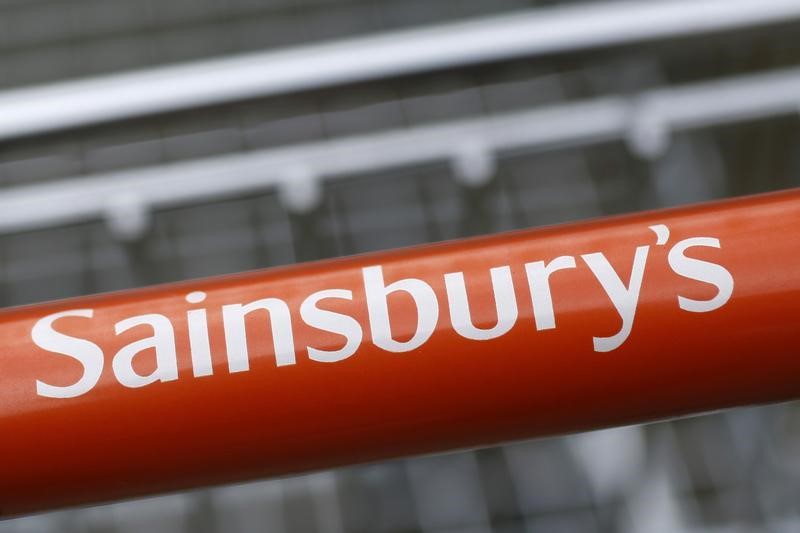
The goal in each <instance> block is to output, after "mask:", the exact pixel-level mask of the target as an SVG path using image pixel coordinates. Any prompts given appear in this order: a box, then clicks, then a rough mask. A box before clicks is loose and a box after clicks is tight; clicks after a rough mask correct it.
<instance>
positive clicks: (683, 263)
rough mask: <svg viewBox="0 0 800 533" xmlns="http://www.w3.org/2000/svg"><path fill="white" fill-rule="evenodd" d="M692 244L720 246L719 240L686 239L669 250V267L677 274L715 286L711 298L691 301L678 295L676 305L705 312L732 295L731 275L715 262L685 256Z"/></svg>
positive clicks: (684, 308)
mask: <svg viewBox="0 0 800 533" xmlns="http://www.w3.org/2000/svg"><path fill="white" fill-rule="evenodd" d="M693 246H707V247H710V248H719V247H720V244H719V239H714V238H712V237H695V238H692V239H685V240H682V241H680V242H679V243H677V244H676V245H675V246H673V247H672V249H671V250H670V251H669V256H668V258H667V259H668V261H669V266H670V267H672V270H674V271H675V273H676V274H678V275H679V276H683V277H685V278H689V279H693V280H697V281H702V282H703V283H708V284H710V285H714V286H715V287H716V288H717V295H716V296H714V297H713V298H711V299H710V300H693V299H691V298H685V297H683V296H678V305H679V306H680V308H681V309H683V310H684V311H691V312H692V313H707V312H709V311H714V310H715V309H719V308H720V307H722V306H723V305H725V304H726V303H727V301H728V300H730V298H731V294H733V276H731V273H730V272H728V270H727V269H725V268H724V267H722V266H721V265H718V264H716V263H709V262H708V261H702V260H700V259H693V258H691V257H686V255H685V252H686V250H687V249H688V248H692V247H693Z"/></svg>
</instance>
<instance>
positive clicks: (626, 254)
mask: <svg viewBox="0 0 800 533" xmlns="http://www.w3.org/2000/svg"><path fill="white" fill-rule="evenodd" d="M799 224H800V190H795V191H788V192H783V193H777V194H771V195H764V196H757V197H750V198H744V199H738V200H729V201H725V202H719V203H713V204H706V205H698V206H693V207H684V208H680V209H673V210H664V211H656V212H650V213H643V214H636V215H629V216H624V217H616V218H606V219H600V220H596V221H590V222H584V223H576V224H571V225H566V226H560V227H550V228H545V229H539V230H528V231H522V232H515V233H509V234H501V235H495V236H489V237H482V238H478V239H470V240H463V241H454V242H450V243H444V244H438V245H432V246H424V247H417V248H409V249H405V250H399V251H392V252H386V253H377V254H369V255H360V256H355V257H350V258H345V259H338V260H335V261H325V262H318V263H309V264H305V265H300V266H294V267H284V268H277V269H270V270H264V271H256V272H251V273H247V274H241V275H237V276H228V277H220V278H213V279H206V280H197V281H191V282H184V283H181V284H175V285H164V286H159V287H153V288H148V289H142V290H136V291H129V292H118V293H110V294H105V295H98V296H92V297H85V298H77V299H72V300H64V301H60V302H55V303H47V304H42V305H35V306H29V307H23V308H17V309H9V310H5V311H2V312H1V313H0V338H2V339H3V340H4V345H3V353H2V357H0V384H2V386H0V435H2V438H0V456H2V457H6V458H13V460H11V459H9V460H8V461H6V462H5V463H4V466H3V475H2V483H0V514H2V515H14V514H19V513H28V512H33V511H37V510H42V509H50V508H55V507H60V506H65V505H75V504H85V503H91V502H98V501H104V500H111V499H119V498H125V497H131V496H136V495H142V494H149V493H155V492H161V491H168V490H177V489H184V488H189V487H197V486H204V485H209V484H217V483H223V482H229V481H236V480H244V479H251V478H258V477H265V476H276V475H284V474H289V473H294V472H301V471H309V470H315V469H323V468H329V467H334V466H338V465H346V464H354V463H363V462H366V461H373V460H378V459H384V458H389V457H398V456H406V455H412V454H421V453H430V452H440V451H445V450H452V449H459V448H464V447H473V446H484V445H490V444H495V443H499V442H504V441H508V440H513V439H521V438H530V437H535V436H540V435H550V434H558V433H564V432H571V431H579V430H585V429H590V428H597V427H603V426H609V425H616V424H630V423H634V422H643V421H647V420H654V419H660V418H664V417H672V416H679V415H684V414H689V413H697V412H703V411H708V410H712V409H720V408H726V407H732V406H739V405H750V404H756V403H762V402H774V401H783V400H788V399H790V398H797V397H800V381H798V380H797V375H798V373H800V358H798V357H797V354H796V351H797V350H796V347H797V345H798V343H800V328H798V327H797V324H798V321H799V320H800V311H799V310H798V306H797V305H796V299H797V294H798V292H800V271H799V270H798V269H797V263H798V260H800V234H798V232H797V231H796V228H797V227H798V225H799ZM267 318H268V319H269V320H266V319H267ZM43 487H46V490H42V488H43Z"/></svg>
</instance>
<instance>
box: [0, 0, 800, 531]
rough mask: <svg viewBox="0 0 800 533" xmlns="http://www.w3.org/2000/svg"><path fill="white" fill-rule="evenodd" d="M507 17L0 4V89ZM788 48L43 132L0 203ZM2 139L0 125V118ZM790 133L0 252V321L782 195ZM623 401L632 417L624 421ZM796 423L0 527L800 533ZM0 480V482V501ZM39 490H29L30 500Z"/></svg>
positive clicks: (503, 5) (168, 217)
mask: <svg viewBox="0 0 800 533" xmlns="http://www.w3.org/2000/svg"><path fill="white" fill-rule="evenodd" d="M525 4H526V3H525V2H522V1H516V0H508V1H504V2H496V1H494V2H485V1H477V0H470V1H463V2H445V1H441V2H392V1H385V0H382V1H380V2H364V1H346V2H334V1H332V0H331V1H322V0H320V1H308V2H303V3H302V4H296V3H291V4H290V3H288V2H278V1H274V2H251V1H247V0H235V1H234V0H227V1H222V0H220V1H204V2H177V1H174V0H173V1H170V2H135V1H132V0H114V1H113V2H97V1H86V0H83V1H81V0H74V1H70V2H50V1H47V0H36V1H31V2H25V3H21V2H14V1H6V2H3V3H2V4H0V27H2V28H3V29H2V30H0V85H2V86H7V87H8V86H16V85H23V84H29V83H32V82H38V81H47V80H53V79H58V78H61V77H71V76H77V75H85V74H91V73H98V72H103V71H106V70H117V69H122V68H129V67H133V66H144V65H154V64H160V63H164V62H168V61H176V60H186V59H192V58H199V57H208V56H212V55H220V54H226V53H230V52H233V51H242V50H250V49H257V48H263V47H269V46H283V45H287V44H292V43H295V42H308V41H309V40H318V39H324V38H330V37H338V36H343V35H349V34H352V33H358V32H366V31H373V30H379V29H386V28H391V27H401V26H413V25H416V24H420V23H423V22H424V23H429V22H433V21H437V20H449V19H454V18H460V17H464V16H468V15H474V14H485V13H496V12H499V11H502V10H506V9H511V8H516V7H521V6H523V5H525ZM797 31H798V26H797V25H787V27H781V28H777V29H772V30H770V31H766V30H764V31H752V32H746V33H739V34H725V35H721V36H716V37H714V38H709V39H702V40H700V39H683V40H680V41H676V42H673V41H668V42H659V43H656V44H653V45H649V46H646V47H636V48H630V47H628V48H625V47H623V48H622V49H619V50H617V49H615V50H611V51H606V52H602V53H599V52H594V53H580V54H564V55H560V56H557V57H554V58H545V59H541V60H536V61H528V60H516V61H510V62H507V63H503V64H500V65H490V66H481V67H478V68H468V69H458V70H455V71H448V72H442V73H436V74H426V75H419V76H412V77H406V78H402V79H391V80H381V81H377V82H370V83H365V84H360V85H357V86H354V87H346V88H344V89H343V88H337V89H334V90H327V91H312V92H309V93H304V94H299V95H292V96H281V97H275V98H270V99H263V100H257V101H251V102H243V103H238V104H235V105H226V106H219V107H215V108H209V109H204V110H198V111H192V112H189V113H179V114H174V115H168V116H155V117H148V118H144V119H141V120H136V121H128V122H124V123H121V124H119V123H117V124H111V125H108V126H99V127H95V128H87V129H84V130H80V131H70V132H63V133H55V134H51V135H47V136H43V137H37V138H28V139H21V140H16V141H10V142H7V143H4V144H0V183H2V185H3V186H5V187H13V186H16V185H19V184H27V183H30V182H33V181H57V180H59V179H62V178H64V177H67V176H79V175H83V174H92V173H99V172H104V171H108V170H113V169H119V168H129V167H139V166H145V165H154V164H161V163H165V162H170V161H177V160H190V159H193V158H197V157H203V156H208V155H211V154H225V153H235V152H244V151H248V150H253V149H257V148H263V147H273V146H280V145H284V144H292V143H299V142H307V141H312V140H319V139H331V138H337V137H341V136H347V135H350V134H354V133H365V132H372V131H382V130H385V129H390V128H404V127H408V126H409V125H414V124H421V123H428V122H436V121H443V120H451V119H458V118H463V117H467V116H480V115H491V114H492V113H496V112H499V111H508V110H515V109H527V108H531V107H534V106H537V105H541V104H546V103H551V102H558V101H569V100H572V99H577V98H582V97H591V96H596V95H602V94H618V93H632V92H635V91H637V90H641V89H643V88H646V87H654V86H661V85H664V84H671V83H679V82H685V81H692V80H696V79H707V78H708V79H711V78H714V77H717V76H722V75H726V74H734V73H739V72H748V71H751V70H758V69H761V68H767V67H771V66H782V65H791V64H797V63H798V62H800V42H798V40H797V39H796V36H797ZM0 120H2V117H0ZM798 146H800V124H799V123H798V121H797V117H787V118H782V119H769V120H762V121H756V122H749V123H744V124H737V125H730V126H724V127H718V128H715V129H713V130H702V131H689V132H685V133H681V134H678V135H676V136H675V138H674V139H673V142H672V145H671V148H670V150H669V151H668V153H667V154H666V155H665V156H664V157H663V158H661V159H659V160H657V161H650V162H646V161H642V160H640V159H638V158H637V157H635V156H634V155H632V154H631V152H630V150H629V149H628V147H627V146H626V145H625V144H624V143H622V142H607V143H603V144H598V145H595V146H592V147H588V148H581V149H574V148H562V149H555V150H548V151H533V150H529V151H524V150H517V151H514V152H509V153H502V154H499V157H498V159H497V163H496V168H495V170H494V172H493V174H494V179H493V180H492V181H491V182H490V183H488V184H485V185H481V186H478V187H467V186H463V185H460V184H459V182H458V180H455V179H454V169H453V168H451V166H449V165H445V164H439V165H436V164H431V165H426V166H419V167H413V168H404V169H398V170H391V171H388V170H387V171H385V172H380V173H370V174H368V175H354V176H350V177H347V178H346V179H343V180H337V181H336V182H330V183H326V184H325V189H324V199H323V202H322V204H321V205H320V206H319V207H318V208H316V209H315V210H313V211H312V212H310V213H307V214H303V215H298V214H293V213H291V212H289V211H287V210H286V209H285V208H284V206H283V204H282V202H281V199H280V197H279V196H278V195H277V194H276V193H275V192H273V191H269V190H265V191H263V193H262V194H258V195H248V196H246V197H239V198H227V199H221V200H219V201H214V202H210V203H205V204H202V205H191V206H187V207H181V208H174V209H170V210H161V211H158V212H156V213H154V215H153V218H152V221H151V226H150V228H149V230H148V232H147V233H146V235H145V236H144V237H143V238H142V239H139V240H136V241H131V242H123V241H120V240H117V239H115V238H114V236H113V235H112V233H111V232H110V231H109V229H108V227H107V226H106V225H105V224H104V223H103V222H95V223H86V224H81V225H74V226H66V227H60V228H52V229H47V230H39V231H35V232H27V233H22V234H13V235H5V236H2V237H0V303H2V304H3V305H6V306H9V305H19V304H24V303H29V302H35V301H43V300H50V299H56V298H63V297H68V296H76V295H81V294H87V293H94V292H100V291H109V290H118V289H124V288H130V287H135V286H140V285H146V284H153V283H160V282H167V281H174V280H181V279H188V278H196V277H201V276H208V275H215V274H223V273H230V272H237V271H242V270H247V269H253V268H262V267H268V266H273V265H281V264H289V263H293V262H299V261H308V260H314V259H320V258H326V257H333V256H338V255H347V254H353V253H360V252H365V251H371V250H378V249H385V248H394V247H400V246H407V245H413V244H418V243H425V242H431V241H438V240H442V239H450V238H456V237H462V236H469V235H477V234H482V233H490V232H496V231H503V230H508V229H514V228H523V227H531V226H539V225H544V224H551V223H557V222H563V221H568V220H576V219H582V218H587V217H593V216H599V215H605V214H613V213H620V212H627V211H633V210H639V209H645V208H653V207H661V206H669V205H676V204H682V203H687V202H691V201H699V200H707V199H712V198H720V197H725V196H730V195H739V194H744V193H750V192H758V191H764V190H772V189H777V188H785V187H790V186H795V185H797V184H798V183H800V150H798ZM630 401H632V402H635V401H636V398H631V399H630ZM798 450H800V410H798V408H797V405H795V404H787V405H781V406H771V407H761V408H750V409H739V410H735V411H731V412H725V413H719V414H711V415H706V416H703V417H697V418H690V419H683V420H678V421H670V422H662V423H657V424H651V425H646V426H633V427H627V428H621V429H614V430H606V431H601V432H593V433H585V434H579V435H572V436H567V437H562V438H551V439H540V440H536V441H532V442H524V443H515V444H509V445H507V446H502V447H497V448H491V449H485V450H478V451H470V452H463V453H458V454H451V455H444V456H436V457H425V458H414V459H400V460H396V461H392V462H388V463H383V464H377V465H370V466H362V467H352V468H346V469H341V470H337V471H333V472H323V473H318V474H312V475H308V476H302V477H297V478H292V479H286V480H271V481H262V482H256V483H249V484H244V485H237V486H230V487H222V488H213V489H208V490H203V491H195V492H191V493H186V494H178V495H169V496H163V497H159V498H153V499H147V500H142V501H136V502H123V503H119V504H113V505H109V506H102V507H97V508H90V509H79V510H67V511H59V512H55V513H49V514H45V515H40V516H35V517H27V518H22V519H16V520H10V521H5V522H2V523H0V532H5V531H8V532H18V531H19V532H21V531H31V532H34V531H35V532H46V531H92V532H101V531H102V532H125V531H153V532H160V531H163V532H172V531H191V532H213V531H225V532H238V531H242V532H245V531H287V532H306V531H309V532H311V531H320V532H344V531H352V532H406V531H423V532H441V533H443V532H449V531H453V532H455V531H469V532H472V531H474V532H484V531H493V532H503V533H505V532H509V533H510V532H517V531H547V532H557V531H570V532H572V531H648V532H652V531H710V530H714V531H766V530H770V531H797V530H799V529H800V499H798V498H797V494H799V493H800V463H799V462H798V459H797V452H798ZM0 479H1V478H0ZM42 490H47V488H46V481H44V482H43V486H42Z"/></svg>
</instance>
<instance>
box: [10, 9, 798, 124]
mask: <svg viewBox="0 0 800 533" xmlns="http://www.w3.org/2000/svg"><path fill="white" fill-rule="evenodd" d="M798 17H800V3H798V2H797V1H796V0H761V1H759V2H753V1H752V0H660V1H649V2H640V1H636V2H634V1H626V2H613V3H603V4H588V5H577V6H569V7H560V8H550V9H537V10H531V11H524V12H518V13H513V14H509V15H505V16H501V17H494V18H486V19H478V20H472V21H467V22H459V23H451V24H446V25H441V26H436V27H430V28H426V29H416V30H406V31H398V32H393V33H388V34H385V35H376V36H369V37H361V38H354V39H349V40H342V41H337V42H331V43H325V44H316V45H307V46H302V47H297V48H291V49H286V50H279V51H270V52H259V53H251V54H247V55H241V56H238V57H231V58H225V59H213V60H205V61H200V62H195V63H188V64H182V65H176V66H167V67H160V68H154V69H150V70H143V71H138V72H131V73H124V74H113V75H107V76H102V77H96V78H89V79H85V80H77V81H69V82H60V83H55V84H51V85H44V86H39V87H26V88H21V89H15V90H9V91H5V92H3V93H0V140H3V139H10V138H13V137H18V136H23V135H31V134H38V133H44V132H48V131H52V130H57V129H65V128H74V127H80V126H85V125H89V124H96V123H100V122H106V121H114V120H120V119H126V118H131V117H138V116H143V115H149V114H153V113H162V112H168V111H176V110H182V109H190V108H193V107H198V106H204V105H211V104H220V103H225V102H231V101H237V100H242V99H247V98H254V97H263V96H268V95H274V94H282V93H288V92H292V91H299V90H305V89H313V88H321V87H327V86H331V85H336V84H342V83H349V82H357V81H364V80H370V79H376V78H383V77H388V76H396V75H402V74H409V73H415V72H422V71H426V70H434V69H442V68H447V67H455V66H462V65H471V64H476V63H480V62H486V61H496V60H501V59H507V58H515V57H521V56H533V55H541V54H549V53H554V52H561V51H570V50H578V49H585V48H592V47H602V46H611V45H619V44H627V43H632V42H639V41H648V40H654V39H661V38H666V37H680V36H685V35H692V34H702V33H708V32H715V31H721V30H730V29H736V28H741V27H754V26H759V25H764V24H772V23H777V22H784V21H790V20H794V19H796V18H798Z"/></svg>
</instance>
